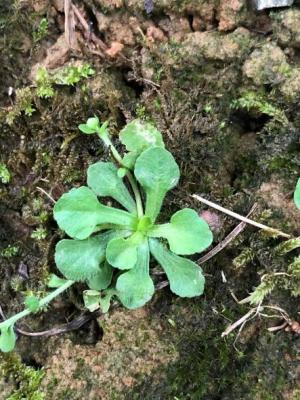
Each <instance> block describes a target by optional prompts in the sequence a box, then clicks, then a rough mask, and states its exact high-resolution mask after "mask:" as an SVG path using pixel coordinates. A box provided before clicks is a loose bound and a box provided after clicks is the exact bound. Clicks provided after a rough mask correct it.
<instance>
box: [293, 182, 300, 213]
mask: <svg viewBox="0 0 300 400" xmlns="http://www.w3.org/2000/svg"><path fill="white" fill-rule="evenodd" d="M294 200H295V204H296V207H297V208H299V210H300V179H298V182H297V186H296V190H295V193H294Z"/></svg>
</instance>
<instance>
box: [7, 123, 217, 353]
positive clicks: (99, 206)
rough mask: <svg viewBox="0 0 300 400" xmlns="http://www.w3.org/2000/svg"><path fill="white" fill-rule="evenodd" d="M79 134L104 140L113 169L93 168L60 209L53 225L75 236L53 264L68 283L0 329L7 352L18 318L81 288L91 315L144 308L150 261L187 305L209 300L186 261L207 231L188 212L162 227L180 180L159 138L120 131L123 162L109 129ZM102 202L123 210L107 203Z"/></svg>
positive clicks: (95, 126) (208, 239)
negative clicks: (115, 307) (114, 304)
mask: <svg viewBox="0 0 300 400" xmlns="http://www.w3.org/2000/svg"><path fill="white" fill-rule="evenodd" d="M79 129H80V130H81V131H82V132H83V133H85V134H88V135H89V134H96V135H98V136H99V138H100V139H101V140H102V141H103V142H104V144H105V146H107V147H108V148H109V149H110V151H111V153H112V155H113V157H114V160H115V162H102V161H99V162H96V163H95V164H92V165H90V166H89V168H88V171H87V186H81V187H78V188H73V189H71V190H70V191H69V192H67V193H65V194H63V195H62V196H61V198H60V199H59V200H58V201H57V202H56V204H55V206H54V218H55V220H56V222H57V224H58V226H59V228H60V229H61V230H63V231H64V232H65V233H66V234H67V235H68V236H69V237H70V239H63V240H60V241H59V242H58V243H57V245H56V249H55V262H56V265H57V268H58V270H59V271H60V272H61V274H62V275H63V276H64V278H65V279H62V278H58V277H57V276H54V277H52V278H51V281H50V282H49V286H50V287H52V288H55V290H54V291H53V292H52V293H50V294H49V295H47V296H46V297H45V298H44V299H41V300H39V299H36V298H34V299H29V300H28V299H27V301H26V308H25V310H24V311H22V312H21V313H19V314H17V315H15V316H14V317H11V318H10V319H8V320H6V321H4V322H2V323H0V330H1V336H0V349H1V350H2V351H10V350H11V349H12V348H13V347H14V345H15V334H14V329H13V327H14V324H15V323H16V322H17V321H18V320H19V319H20V318H22V317H25V316H27V315H29V314H31V313H33V312H37V311H39V310H40V309H41V307H43V306H45V305H46V304H48V303H49V301H50V300H52V299H53V298H54V297H56V296H57V295H59V294H60V293H62V292H63V291H64V290H66V289H67V288H69V287H70V286H71V285H73V284H74V283H75V282H84V283H85V284H86V285H87V287H88V289H87V290H84V292H83V299H84V302H85V306H86V308H87V309H89V310H90V311H95V310H97V309H99V308H100V309H101V310H102V312H107V311H108V309H109V307H110V301H111V299H112V297H116V298H117V299H118V300H119V302H120V303H121V304H122V305H123V306H125V307H126V308H128V309H136V308H138V307H142V306H143V305H145V304H146V303H147V302H148V301H150V300H151V298H152V296H153V294H154V292H155V287H154V283H153V281H152V278H151V275H150V255H152V256H153V257H154V259H155V260H156V261H157V262H158V263H159V264H160V265H161V266H162V268H163V269H164V271H165V273H166V275H167V278H168V280H169V283H170V289H171V291H172V292H173V293H175V294H176V295H178V296H180V297H189V298H190V297H195V296H200V295H201V294H202V293H203V290H204V284H205V278H204V276H203V274H202V270H201V268H200V267H199V266H198V265H197V264H196V263H194V262H193V261H191V260H189V259H187V258H185V257H182V256H187V255H192V254H194V253H199V252H202V251H203V250H205V249H206V248H207V247H209V246H210V244H211V243H212V240H213V236H212V233H211V231H210V229H209V226H208V224H207V223H206V221H205V220H204V219H202V218H200V217H199V215H198V214H197V212H196V211H194V210H192V209H190V208H184V209H182V210H179V211H177V212H175V214H174V215H173V216H172V217H171V219H170V222H168V223H162V224H160V223H157V220H158V217H159V213H160V210H161V207H162V204H163V201H164V199H165V196H166V194H167V192H168V191H169V190H171V189H173V188H174V187H175V186H176V185H177V184H178V181H179V177H180V172H179V168H178V165H177V163H176V161H175V159H174V157H173V156H172V154H171V153H170V152H169V151H167V150H166V149H165V145H164V142H163V139H162V135H161V133H160V132H159V131H158V130H157V129H156V128H155V127H154V126H153V125H151V124H150V123H144V122H141V121H140V120H134V121H132V122H130V123H129V124H127V125H126V126H125V128H124V129H122V131H121V132H120V140H121V142H122V144H123V145H124V146H125V148H126V153H125V154H124V156H123V157H122V156H121V154H120V153H119V152H118V151H117V149H116V148H115V146H114V145H113V143H112V142H111V139H110V136H109V132H108V122H105V123H104V124H100V122H99V120H98V118H97V117H94V118H89V119H88V120H87V123H86V124H82V125H80V126H79ZM102 197H105V198H107V197H110V198H112V199H113V200H114V201H115V202H116V203H118V204H119V205H120V206H121V207H122V208H116V207H111V206H108V205H105V204H103V203H101V202H100V200H99V199H100V198H102Z"/></svg>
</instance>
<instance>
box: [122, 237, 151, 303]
mask: <svg viewBox="0 0 300 400" xmlns="http://www.w3.org/2000/svg"><path fill="white" fill-rule="evenodd" d="M149 258H150V257H149V247H148V243H147V242H146V241H145V242H143V243H142V244H141V245H140V246H139V248H138V258H137V263H136V265H135V267H134V268H132V269H131V270H129V271H128V272H124V273H123V274H122V275H121V276H119V278H118V280H117V284H116V290H117V296H118V297H119V299H120V301H121V303H122V304H123V305H124V306H125V307H127V308H129V309H134V308H138V307H142V306H143V305H144V304H146V303H147V301H149V300H150V299H151V297H152V296H153V293H154V290H155V289H154V284H153V282H152V279H151V278H150V276H149Z"/></svg>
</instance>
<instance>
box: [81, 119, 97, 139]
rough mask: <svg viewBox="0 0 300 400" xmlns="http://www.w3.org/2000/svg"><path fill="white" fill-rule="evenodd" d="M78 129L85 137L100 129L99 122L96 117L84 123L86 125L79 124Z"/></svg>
mask: <svg viewBox="0 0 300 400" xmlns="http://www.w3.org/2000/svg"><path fill="white" fill-rule="evenodd" d="M78 128H79V129H80V130H81V132H83V133H86V134H87V135H90V134H93V133H96V132H97V129H98V128H100V121H99V118H97V117H92V118H89V119H88V120H87V121H86V124H80V125H79V126H78Z"/></svg>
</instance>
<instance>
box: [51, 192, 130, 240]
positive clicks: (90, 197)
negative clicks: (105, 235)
mask: <svg viewBox="0 0 300 400" xmlns="http://www.w3.org/2000/svg"><path fill="white" fill-rule="evenodd" d="M54 218H55V220H56V221H57V223H58V225H59V227H60V228H61V229H63V230H64V231H65V232H66V233H67V234H68V235H69V236H71V237H72V238H74V239H80V240H82V239H86V238H87V237H89V236H90V235H91V234H92V233H93V232H94V231H95V230H96V227H97V225H101V224H116V225H123V226H130V225H132V224H134V222H135V217H134V216H133V215H131V214H129V213H128V212H126V211H123V210H119V209H117V208H112V207H107V206H104V205H103V204H100V203H99V201H98V199H97V196H96V195H95V194H94V193H93V192H92V191H91V190H90V189H89V188H88V187H86V186H81V187H80V188H77V189H71V190H70V191H69V192H68V193H65V194H63V195H62V196H61V198H60V199H59V200H58V201H57V203H56V204H55V206H54Z"/></svg>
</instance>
